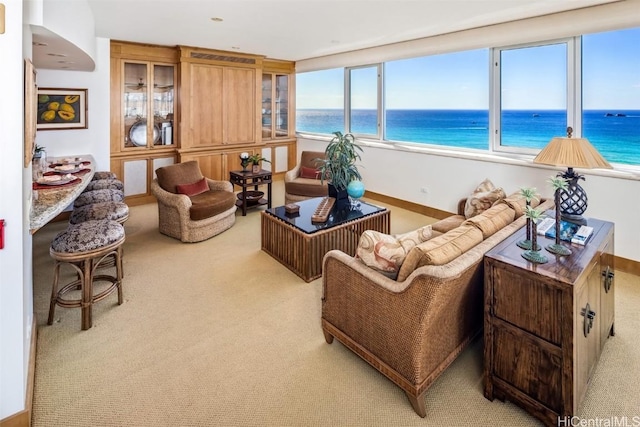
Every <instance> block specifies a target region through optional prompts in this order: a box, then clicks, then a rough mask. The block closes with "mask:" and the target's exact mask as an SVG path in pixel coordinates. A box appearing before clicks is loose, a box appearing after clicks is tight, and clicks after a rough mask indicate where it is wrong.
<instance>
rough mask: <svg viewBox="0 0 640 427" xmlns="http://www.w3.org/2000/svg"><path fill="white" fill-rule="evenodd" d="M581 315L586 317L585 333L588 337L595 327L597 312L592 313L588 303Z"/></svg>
mask: <svg viewBox="0 0 640 427" xmlns="http://www.w3.org/2000/svg"><path fill="white" fill-rule="evenodd" d="M580 314H581V315H582V316H584V323H583V332H584V336H585V337H586V336H587V335H589V331H590V330H591V328H592V327H593V319H594V318H595V317H596V312H595V311H592V310H591V307H590V306H589V303H587V306H586V307H585V308H583V309H582V310H581V311H580Z"/></svg>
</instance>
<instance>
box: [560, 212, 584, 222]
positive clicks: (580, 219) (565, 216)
mask: <svg viewBox="0 0 640 427" xmlns="http://www.w3.org/2000/svg"><path fill="white" fill-rule="evenodd" d="M560 219H562V220H563V221H567V222H572V223H574V224H578V225H587V220H586V219H585V217H583V216H582V215H572V214H565V213H562V212H560Z"/></svg>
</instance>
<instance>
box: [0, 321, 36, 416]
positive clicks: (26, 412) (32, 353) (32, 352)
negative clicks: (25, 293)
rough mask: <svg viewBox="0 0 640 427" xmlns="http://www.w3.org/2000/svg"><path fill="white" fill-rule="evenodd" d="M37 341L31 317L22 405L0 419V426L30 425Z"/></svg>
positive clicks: (34, 322) (34, 325)
mask: <svg viewBox="0 0 640 427" xmlns="http://www.w3.org/2000/svg"><path fill="white" fill-rule="evenodd" d="M37 342H38V327H37V325H36V318H35V316H34V317H33V322H32V324H31V344H30V348H29V367H28V372H27V395H26V397H25V402H24V407H25V409H23V410H22V411H20V412H16V413H15V414H13V415H11V416H9V417H7V418H4V419H2V420H0V427H30V426H31V412H32V410H33V386H34V381H35V376H36V345H37Z"/></svg>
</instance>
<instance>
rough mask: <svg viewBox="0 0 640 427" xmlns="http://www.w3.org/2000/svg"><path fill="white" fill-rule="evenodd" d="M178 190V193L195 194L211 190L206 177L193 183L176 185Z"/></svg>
mask: <svg viewBox="0 0 640 427" xmlns="http://www.w3.org/2000/svg"><path fill="white" fill-rule="evenodd" d="M176 191H177V192H178V194H184V195H187V196H195V195H196V194H200V193H204V192H205V191H209V184H207V179H206V178H202V179H201V180H200V181H196V182H194V183H193V184H178V185H176Z"/></svg>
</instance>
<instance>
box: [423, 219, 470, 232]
mask: <svg viewBox="0 0 640 427" xmlns="http://www.w3.org/2000/svg"><path fill="white" fill-rule="evenodd" d="M465 220H466V218H465V217H464V215H451V216H450V217H447V218H445V219H441V220H440V221H438V222H434V223H433V224H431V227H432V228H433V230H434V231H439V232H440V233H442V234H444V233H446V232H447V231H451V230H453V229H454V228H456V227H458V226H459V225H460V224H462V223H463V222H464V221H465Z"/></svg>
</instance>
